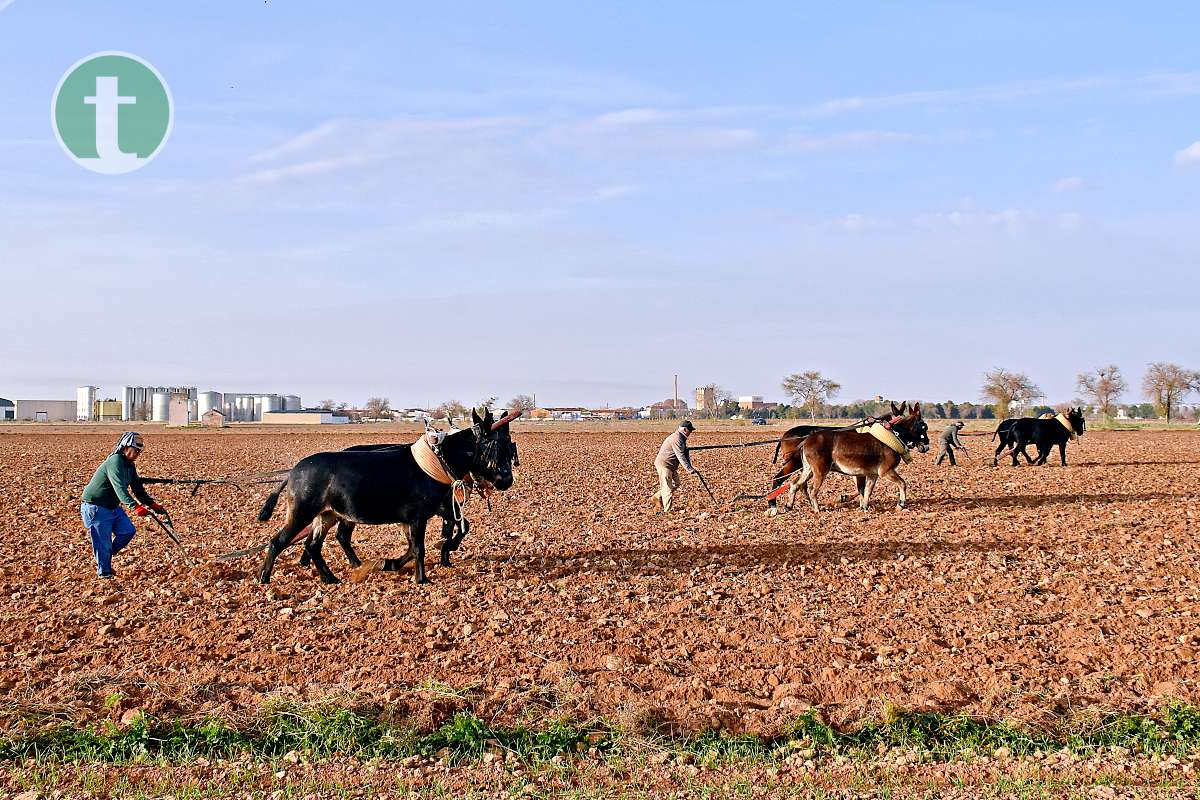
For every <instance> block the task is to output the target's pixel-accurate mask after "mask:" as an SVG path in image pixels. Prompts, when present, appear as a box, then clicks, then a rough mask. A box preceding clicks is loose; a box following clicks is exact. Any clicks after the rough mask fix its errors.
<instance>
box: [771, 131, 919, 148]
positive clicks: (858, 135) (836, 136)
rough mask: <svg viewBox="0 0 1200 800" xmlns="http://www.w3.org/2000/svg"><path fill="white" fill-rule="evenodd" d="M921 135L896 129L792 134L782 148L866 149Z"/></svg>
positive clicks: (785, 138) (912, 139)
mask: <svg viewBox="0 0 1200 800" xmlns="http://www.w3.org/2000/svg"><path fill="white" fill-rule="evenodd" d="M918 138H919V137H917V136H914V135H913V134H911V133H898V132H896V131H847V132H845V133H833V134H828V135H825V136H811V135H807V134H791V135H789V136H785V137H784V139H783V142H782V144H781V145H780V149H781V150H782V151H784V152H794V153H822V152H828V151H830V150H866V149H870V148H874V147H882V146H883V145H888V144H898V143H903V142H913V141H916V140H917V139H918Z"/></svg>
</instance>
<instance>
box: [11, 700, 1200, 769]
mask: <svg viewBox="0 0 1200 800" xmlns="http://www.w3.org/2000/svg"><path fill="white" fill-rule="evenodd" d="M1114 746H1117V747H1124V748H1128V749H1129V750H1131V751H1133V752H1136V753H1142V754H1162V755H1177V756H1180V755H1187V754H1191V753H1194V752H1197V751H1200V709H1198V708H1194V707H1191V706H1184V705H1171V706H1168V707H1166V708H1164V709H1163V711H1162V712H1161V714H1159V715H1158V716H1154V717H1151V716H1145V715H1140V714H1114V715H1109V716H1105V717H1101V718H1098V719H1095V720H1092V721H1090V722H1087V723H1082V722H1076V723H1073V724H1072V725H1070V726H1069V727H1068V726H1067V723H1063V727H1062V729H1059V730H1050V731H1048V730H1032V729H1029V728H1025V727H1022V726H1018V725H1012V724H1009V723H1005V722H991V721H987V720H981V719H977V718H974V717H969V716H966V715H957V714H935V713H911V712H896V711H889V713H888V714H887V715H886V717H885V719H883V720H879V721H874V722H868V723H865V724H863V725H861V726H860V727H858V728H857V729H854V730H849V731H840V730H837V729H835V728H832V727H830V726H829V725H827V724H825V723H823V722H821V721H820V720H819V719H818V718H817V717H816V716H814V715H813V714H811V713H810V714H806V715H804V716H802V717H800V718H798V719H797V720H796V721H795V723H794V724H793V725H792V726H791V727H790V728H789V729H788V730H787V731H786V732H784V733H783V734H782V735H780V736H777V737H772V738H764V737H758V736H749V735H730V734H726V733H718V732H712V731H709V732H703V733H699V734H694V735H687V736H668V735H663V734H654V733H651V734H645V733H644V732H640V731H621V730H619V729H618V728H617V727H615V726H611V725H607V724H603V723H599V724H574V723H569V722H554V723H550V724H546V725H541V726H525V725H516V726H493V725H490V724H489V723H487V722H486V721H484V720H482V719H480V718H479V717H477V716H474V715H472V714H467V713H462V714H459V715H457V716H455V717H453V718H451V719H450V720H449V721H448V722H446V723H445V724H444V725H442V726H441V727H440V728H438V729H436V730H433V731H418V730H417V729H415V728H413V727H406V726H404V725H399V724H396V723H393V722H390V721H387V720H383V719H378V718H374V717H371V716H368V715H366V714H363V713H359V712H357V711H354V710H351V709H348V708H342V707H331V706H303V705H292V704H289V705H273V706H269V707H267V708H265V709H264V710H263V712H262V713H261V714H260V715H259V716H258V717H256V718H254V719H253V720H251V721H250V722H248V723H247V724H245V725H242V726H238V727H234V726H232V725H230V724H228V723H226V722H224V721H221V720H218V719H207V720H204V721H201V722H188V723H184V722H180V721H165V720H158V719H155V718H153V717H150V716H141V717H139V718H137V719H135V720H134V721H133V722H132V723H131V724H129V725H127V726H124V727H118V726H116V725H114V724H112V723H104V724H102V725H99V726H89V727H85V728H77V727H74V726H72V725H70V724H63V723H50V724H46V725H44V726H42V727H41V728H39V729H37V730H36V731H34V732H29V733H23V734H19V735H12V736H8V737H5V738H2V739H0V761H20V760H25V759H33V760H34V761H35V762H36V763H37V764H42V765H49V764H55V763H67V762H70V763H103V764H131V763H162V762H187V761H190V760H193V759H196V758H201V757H202V758H207V759H218V758H224V759H231V758H236V757H240V756H246V755H249V756H252V757H255V758H263V759H273V758H279V757H281V756H284V755H286V754H288V753H291V752H297V753H300V754H303V755H304V756H305V757H306V758H308V759H312V760H321V759H327V758H332V757H336V756H351V757H357V758H364V759H365V758H382V759H399V758H406V757H409V756H423V757H430V758H433V757H436V758H445V759H446V760H448V761H450V762H451V763H457V762H462V761H472V760H475V759H477V758H479V757H481V756H482V755H483V754H484V753H486V752H493V753H497V754H499V755H507V754H510V753H511V754H513V755H515V756H516V757H517V758H519V759H521V760H522V761H525V762H534V763H537V762H544V761H548V760H549V759H551V758H553V757H554V756H557V755H570V756H574V755H577V754H582V753H585V752H586V753H593V754H596V753H598V754H599V755H600V756H601V757H608V756H618V757H627V756H629V755H631V754H635V753H637V752H644V751H645V750H646V749H647V747H649V748H651V749H654V750H658V751H660V752H661V751H662V750H667V751H671V752H675V753H678V754H680V755H684V756H687V757H690V758H694V759H696V760H701V761H704V762H709V763H712V762H720V761H762V760H768V761H769V760H773V759H779V758H783V757H786V756H788V755H790V754H792V753H794V752H796V751H798V750H800V751H809V750H810V751H811V752H812V757H815V758H823V757H829V756H836V755H844V756H850V757H855V758H864V757H865V758H869V757H871V756H873V755H874V754H875V753H877V752H879V751H880V750H886V749H892V748H900V749H904V750H912V751H916V752H918V753H920V754H922V755H924V756H925V757H927V758H929V759H931V760H950V759H954V758H958V757H961V756H963V755H966V754H971V753H986V754H991V753H993V752H994V751H996V750H997V749H999V748H1007V750H1008V751H1009V752H1010V753H1012V754H1013V755H1026V754H1032V753H1035V752H1038V751H1044V752H1046V751H1053V750H1061V749H1063V748H1066V749H1068V750H1070V751H1072V752H1074V753H1077V754H1079V755H1090V754H1093V753H1096V752H1099V751H1101V750H1103V749H1105V748H1109V747H1114Z"/></svg>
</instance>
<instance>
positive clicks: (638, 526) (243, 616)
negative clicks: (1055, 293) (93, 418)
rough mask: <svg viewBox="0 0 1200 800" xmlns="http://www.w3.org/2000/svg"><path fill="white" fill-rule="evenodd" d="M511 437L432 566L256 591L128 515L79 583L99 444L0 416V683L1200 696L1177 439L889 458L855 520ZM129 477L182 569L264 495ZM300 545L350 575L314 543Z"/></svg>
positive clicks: (717, 457)
mask: <svg viewBox="0 0 1200 800" xmlns="http://www.w3.org/2000/svg"><path fill="white" fill-rule="evenodd" d="M933 427H934V428H935V429H936V428H937V427H938V426H937V424H936V423H935V424H934V426H933ZM364 430H365V431H366V432H367V433H366V434H364V433H363V431H364ZM367 434H369V435H367ZM762 434H763V432H762V431H761V430H758V431H754V432H750V431H747V432H745V433H737V432H725V433H715V432H714V433H706V432H704V431H700V432H698V433H697V434H696V436H694V437H693V440H692V443H693V444H704V443H717V442H735V441H748V440H750V439H753V438H763V435H762ZM514 435H515V438H516V440H517V442H518V443H519V445H520V448H521V461H522V467H521V469H520V470H519V471H518V475H517V482H516V485H515V486H514V488H513V489H512V490H511V491H510V492H508V493H507V494H506V495H505V496H503V497H499V498H497V499H495V500H494V501H493V508H492V510H491V511H490V512H488V511H487V510H486V509H485V508H484V507H483V506H482V504H480V503H479V501H478V500H475V501H472V503H471V505H470V506H469V507H468V515H469V517H470V518H471V519H472V520H473V523H474V527H473V529H472V532H471V536H470V537H469V538H468V539H467V540H466V541H465V542H464V544H463V546H462V549H461V550H459V551H458V553H457V554H456V565H455V567H454V568H452V569H444V568H440V567H438V566H436V563H435V562H436V553H435V550H436V544H437V541H438V535H437V533H436V529H435V532H433V533H431V536H430V544H431V548H430V549H431V553H430V556H429V576H430V578H431V579H432V581H433V582H432V583H431V584H429V585H426V586H416V585H414V584H413V583H412V582H411V573H408V572H406V573H403V574H402V575H400V576H396V575H390V574H389V575H384V574H376V575H374V576H373V577H371V578H370V579H368V580H367V581H365V582H363V583H353V582H351V581H349V580H346V581H345V582H343V583H341V584H338V585H332V586H326V585H322V584H321V583H319V582H318V581H317V579H316V576H315V573H314V572H313V571H312V570H311V569H309V568H301V567H300V566H299V565H298V564H297V560H298V556H299V553H298V551H297V552H290V553H289V554H286V555H285V556H283V557H281V559H280V562H279V565H278V567H277V568H276V571H275V578H274V581H273V583H272V584H271V585H270V586H260V585H259V584H258V583H257V582H256V579H255V572H256V567H257V565H258V559H257V558H256V557H249V558H246V559H242V560H240V561H235V562H231V563H228V564H225V565H222V566H220V567H213V566H202V567H199V568H196V569H189V568H187V567H186V566H185V565H184V564H183V563H182V561H181V560H179V558H178V556H177V553H176V552H175V551H174V549H173V548H172V546H171V545H170V542H169V541H167V539H166V538H165V537H163V536H162V535H161V534H159V533H158V532H157V531H156V530H154V529H153V528H151V527H149V526H148V525H146V524H145V523H143V522H139V523H138V525H139V535H138V537H137V538H136V539H135V540H134V542H133V543H132V545H131V546H130V547H129V549H128V550H126V551H125V552H123V553H121V554H120V555H118V556H117V557H116V559H115V561H114V567H115V569H116V571H117V573H118V575H117V578H116V579H115V580H112V581H100V580H98V579H96V578H95V577H94V567H93V565H92V563H91V551H90V548H89V546H88V543H87V537H86V533H85V531H84V529H83V527H82V524H81V522H80V519H79V511H78V509H79V498H80V493H81V491H82V488H83V486H84V484H85V483H86V482H87V480H88V478H89V477H90V476H91V473H92V471H93V470H94V469H95V467H96V465H97V464H98V463H99V462H100V461H101V460H102V459H103V458H104V456H105V455H106V454H107V453H108V450H109V448H110V447H111V444H112V442H113V441H114V440H115V435H114V434H113V433H112V432H108V431H106V432H104V433H44V432H37V431H35V430H32V429H20V430H17V431H14V432H11V433H6V434H4V435H0V487H2V489H3V494H2V497H3V500H2V505H0V530H3V539H2V540H0V589H2V593H0V596H2V597H3V603H2V604H0V609H2V611H0V694H2V695H3V696H4V697H6V698H7V702H9V703H16V704H19V705H24V706H27V707H29V708H31V709H33V708H36V709H42V710H48V709H57V710H60V711H62V712H63V713H64V714H66V715H69V716H71V717H73V718H75V719H77V720H86V719H90V718H95V717H102V716H109V717H119V716H120V715H121V714H122V713H123V712H126V711H128V710H129V709H131V708H142V709H145V710H147V711H150V712H153V713H157V714H184V715H190V714H200V713H221V712H232V713H238V712H242V711H250V710H253V709H254V708H255V707H257V706H258V705H259V704H260V703H262V702H263V701H264V700H265V699H267V698H269V697H272V696H280V695H282V696H287V697H294V698H299V699H318V698H326V697H333V698H337V699H341V700H347V701H351V702H362V701H367V702H374V703H378V704H380V705H391V706H394V707H395V708H396V710H397V713H400V714H407V715H411V716H413V717H414V718H416V719H417V720H427V721H428V723H429V724H434V723H436V722H440V721H441V720H442V719H443V718H444V717H445V716H446V715H447V714H449V713H452V712H453V711H454V710H457V709H460V708H471V709H473V710H474V711H475V712H476V713H478V714H480V715H481V716H483V717H485V718H489V719H492V718H495V719H498V720H516V719H529V718H531V717H541V716H548V715H552V716H560V715H566V716H571V717H574V718H583V719H586V718H590V717H592V716H595V715H602V716H605V717H608V718H613V719H618V720H627V721H629V720H648V719H658V720H662V721H665V722H669V723H673V724H675V725H677V726H679V727H680V728H683V729H690V730H694V729H699V728H705V727H710V726H714V725H716V726H721V727H724V728H727V729H731V730H738V731H753V732H760V733H770V732H773V731H775V730H777V729H778V728H779V727H780V726H781V725H783V724H784V723H786V722H787V721H788V720H789V719H792V718H794V717H795V716H796V715H797V714H798V713H800V712H801V711H802V710H803V709H805V708H808V707H817V708H819V709H820V710H821V711H822V713H824V714H826V715H827V716H828V717H829V718H830V719H831V720H833V721H835V722H846V721H851V720H854V719H856V718H860V717H863V716H865V715H869V714H872V713H876V712H878V711H879V710H880V709H881V707H882V706H883V704H884V703H888V702H890V703H891V704H894V705H895V706H898V707H902V708H910V709H918V710H920V709H941V710H949V709H962V710H965V711H969V712H973V713H978V714H982V715H987V716H990V717H1004V718H1010V719H1014V718H1015V719H1025V720H1029V721H1042V720H1045V719H1047V718H1049V717H1052V716H1057V715H1061V714H1063V713H1064V712H1067V711H1068V710H1072V709H1081V708H1084V709H1086V708H1096V707H1098V708H1103V709H1138V708H1143V707H1145V706H1147V705H1150V704H1153V703H1156V702H1158V700H1159V699H1160V698H1165V697H1177V698H1181V699H1185V700H1188V701H1190V702H1192V703H1195V702H1200V685H1198V684H1197V679H1198V677H1200V672H1198V671H1197V669H1196V666H1195V664H1196V662H1197V659H1196V651H1197V649H1198V648H1200V596H1198V595H1200V591H1198V588H1197V576H1198V575H1200V541H1198V540H1197V519H1196V517H1197V513H1198V511H1200V472H1198V470H1197V464H1200V436H1197V435H1194V434H1192V433H1190V432H1146V433H1141V432H1138V433H1124V432H1123V433H1100V432H1089V433H1088V434H1087V435H1086V436H1085V437H1083V439H1082V440H1081V442H1079V443H1073V444H1072V445H1070V446H1069V448H1068V459H1069V460H1070V465H1069V466H1068V467H1067V468H1065V469H1064V468H1062V467H1060V466H1057V465H1055V464H1054V463H1053V462H1052V463H1051V465H1050V466H1046V467H1036V468H1031V467H1021V468H1013V467H1011V466H1001V467H997V468H993V467H991V466H990V462H984V461H983V459H982V458H981V456H983V454H984V452H985V450H986V445H987V441H986V440H985V439H984V438H982V437H971V438H969V439H966V441H967V443H968V446H970V447H971V448H972V450H973V451H974V452H975V455H976V459H975V461H974V462H971V461H968V462H967V463H966V464H965V465H960V466H959V467H957V468H954V469H951V468H948V467H941V468H938V467H936V466H934V464H933V457H932V454H930V455H926V456H918V457H917V458H916V460H915V462H914V463H912V464H910V465H906V466H904V467H902V472H903V473H904V474H905V475H906V477H907V479H908V481H909V487H910V489H909V498H910V505H909V507H908V508H907V509H906V510H903V511H901V510H897V509H896V508H895V500H896V493H895V489H894V487H892V486H890V485H886V484H884V483H880V485H879V487H878V489H877V491H876V497H875V507H874V508H873V509H872V510H871V512H870V513H868V514H865V515H864V514H862V513H861V512H859V511H858V510H857V508H856V507H854V506H850V505H842V506H840V507H836V508H835V507H833V506H834V504H835V502H836V501H837V499H838V495H840V494H845V493H852V491H853V484H852V482H851V481H850V479H848V478H844V477H833V478H831V479H830V481H829V482H827V483H826V486H825V489H824V492H823V496H822V500H823V501H824V505H825V507H826V510H824V511H823V512H822V513H820V514H813V513H812V512H811V511H809V510H808V509H805V508H798V509H797V510H796V511H793V512H790V513H785V514H781V515H780V516H778V517H775V518H768V517H767V516H766V515H765V514H764V513H763V511H762V508H761V507H759V506H753V507H751V506H743V507H742V508H739V509H736V510H731V509H729V508H719V509H718V508H714V507H712V506H711V504H710V503H709V502H708V501H707V499H706V496H705V495H703V494H702V492H701V490H700V489H699V487H698V485H696V484H695V483H694V482H693V481H692V480H691V479H689V478H686V477H685V478H684V485H683V488H682V489H681V492H680V494H679V496H678V501H677V508H678V509H679V510H677V511H676V512H675V513H673V514H671V515H670V516H668V517H663V516H659V515H655V514H654V513H653V512H652V510H651V506H650V504H649V503H648V497H649V495H650V493H651V491H652V490H653V488H654V475H653V471H652V469H651V467H650V462H651V461H652V459H653V456H654V453H655V452H656V449H657V446H658V444H659V442H660V441H661V439H662V437H663V435H664V432H662V431H659V432H651V431H644V432H639V431H615V432H555V433H547V432H538V431H537V430H536V429H534V430H532V431H531V430H530V427H524V428H521V427H518V428H517V430H516V431H515V434H514ZM411 437H412V434H403V438H402V440H408V439H410V438H411ZM396 438H397V434H395V433H392V434H391V435H390V436H388V435H380V434H378V433H377V432H372V431H371V429H370V428H365V429H364V428H362V427H357V426H356V427H355V429H354V432H353V433H345V432H341V431H339V432H337V433H333V432H327V431H314V432H308V431H306V432H301V433H290V432H289V433H267V432H264V433H245V434H244V435H238V434H230V433H228V432H224V433H220V434H217V433H199V432H181V433H167V432H163V431H161V429H160V430H150V429H148V433H147V435H146V439H147V443H148V448H147V450H146V452H145V454H144V455H143V456H142V458H141V459H140V460H139V462H138V468H139V470H140V471H141V472H142V474H143V475H163V476H178V477H206V476H219V475H224V474H231V473H238V472H247V471H256V470H266V469H273V468H277V467H282V466H290V465H291V464H292V463H293V462H294V461H295V460H296V459H298V458H299V457H301V456H304V455H306V454H308V453H312V452H316V451H320V450H333V449H339V448H342V447H345V446H348V445H350V444H358V443H363V442H367V441H389V440H391V441H394V440H396ZM770 451H771V448H769V447H757V448H749V449H736V450H717V451H710V452H705V453H697V454H696V455H695V457H694V460H695V462H696V464H697V466H699V467H700V468H701V469H702V470H704V471H705V472H706V474H707V476H708V478H709V480H710V482H711V484H712V487H713V490H714V491H715V492H716V494H717V496H718V497H719V498H721V499H722V500H725V499H728V498H730V497H732V496H734V495H735V494H737V493H738V492H740V491H743V490H746V489H755V490H760V489H761V487H762V486H763V485H764V482H765V478H766V476H767V475H768V474H769V469H770V465H769V460H770ZM151 488H152V489H153V488H154V487H151ZM154 493H155V494H156V496H157V497H158V498H159V499H160V500H161V502H163V503H164V504H165V505H166V506H167V507H168V508H169V509H170V510H171V512H172V513H173V515H174V517H175V520H176V523H177V525H178V526H179V529H180V532H181V533H182V534H183V536H184V537H185V540H186V541H187V543H188V546H189V548H190V549H191V551H192V552H193V553H194V554H195V555H196V556H197V557H204V558H207V557H211V556H213V555H216V554H219V553H222V552H225V551H228V550H233V549H236V548H241V547H245V546H248V545H252V544H256V543H258V542H261V541H263V540H265V539H266V537H267V536H268V535H269V532H270V531H271V530H272V526H271V525H270V524H264V523H259V522H256V521H255V517H256V514H257V512H258V509H259V507H260V505H261V503H262V499H263V497H264V496H265V493H266V492H265V487H254V489H253V490H248V491H247V492H246V493H244V494H243V493H239V492H237V491H235V490H234V489H232V488H230V487H222V486H215V487H205V488H202V489H201V490H200V491H199V492H198V493H197V494H196V495H195V496H192V495H191V494H190V490H189V489H186V488H177V487H166V488H160V489H157V490H156V491H155V492H154ZM281 518H282V514H281V513H280V512H276V516H275V519H274V520H272V522H273V523H278V522H279V520H280V519H281ZM356 536H357V544H358V546H359V551H360V554H362V555H363V556H364V557H368V556H383V555H395V554H398V553H399V552H401V551H402V550H403V549H404V540H403V536H402V534H401V532H400V530H399V529H398V528H394V527H392V528H387V527H385V528H359V531H358V533H357V534H356ZM325 552H326V555H327V558H328V560H329V562H330V565H331V567H332V568H333V569H334V571H335V572H337V573H338V574H340V575H342V576H343V577H347V578H348V577H349V575H350V570H349V568H348V566H347V565H346V562H345V560H344V558H343V557H342V556H341V554H340V552H338V548H337V546H336V544H334V543H333V542H332V540H331V541H330V542H329V544H328V546H327V547H326V551H325ZM116 693H119V694H116Z"/></svg>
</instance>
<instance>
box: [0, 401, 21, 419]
mask: <svg viewBox="0 0 1200 800" xmlns="http://www.w3.org/2000/svg"><path fill="white" fill-rule="evenodd" d="M16 418H17V406H16V404H15V403H13V401H12V400H5V399H4V398H3V397H0V422H11V421H12V420H15V419H16Z"/></svg>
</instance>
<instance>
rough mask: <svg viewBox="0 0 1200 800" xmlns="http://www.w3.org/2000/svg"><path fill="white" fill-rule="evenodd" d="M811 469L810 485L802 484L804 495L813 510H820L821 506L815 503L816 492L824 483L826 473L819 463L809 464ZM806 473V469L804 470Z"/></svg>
mask: <svg viewBox="0 0 1200 800" xmlns="http://www.w3.org/2000/svg"><path fill="white" fill-rule="evenodd" d="M810 469H811V470H812V485H811V486H810V485H809V484H807V483H806V484H804V495H805V496H806V497H807V498H808V502H809V503H811V504H812V510H813V511H820V510H821V506H819V505H818V504H817V492H819V491H821V485H822V484H823V483H825V476H826V474H828V473H826V472H825V471H824V470H823V469H822V466H821V465H820V464H816V465H814V466H811V467H810ZM805 472H806V474H807V470H806V471H805Z"/></svg>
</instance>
